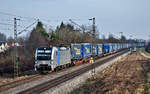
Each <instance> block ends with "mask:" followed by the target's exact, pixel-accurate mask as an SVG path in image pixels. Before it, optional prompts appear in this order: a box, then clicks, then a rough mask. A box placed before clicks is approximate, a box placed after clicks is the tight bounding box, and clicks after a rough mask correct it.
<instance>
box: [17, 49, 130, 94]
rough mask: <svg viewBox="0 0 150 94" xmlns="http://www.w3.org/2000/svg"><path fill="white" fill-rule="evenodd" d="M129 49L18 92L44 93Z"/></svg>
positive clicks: (25, 93)
mask: <svg viewBox="0 0 150 94" xmlns="http://www.w3.org/2000/svg"><path fill="white" fill-rule="evenodd" d="M127 51H128V49H127V50H124V51H121V52H118V53H115V54H113V55H110V56H107V57H104V58H101V59H100V60H97V61H96V63H94V64H93V65H92V67H91V65H90V66H86V67H83V68H81V69H78V70H76V71H73V72H71V73H68V74H64V75H62V76H60V77H58V78H55V79H53V80H50V81H46V82H44V83H42V84H39V85H37V86H34V87H32V88H29V89H26V90H24V91H21V92H19V93H18V94H39V93H42V92H44V91H46V90H48V89H50V88H52V87H55V86H57V85H59V84H61V83H63V82H66V81H68V80H70V79H72V78H74V77H76V76H79V75H81V74H83V73H85V72H87V71H89V70H90V69H92V68H93V67H98V66H100V65H102V64H104V63H106V62H108V61H110V60H112V59H114V58H115V57H117V56H120V55H122V54H124V53H126V52H127Z"/></svg>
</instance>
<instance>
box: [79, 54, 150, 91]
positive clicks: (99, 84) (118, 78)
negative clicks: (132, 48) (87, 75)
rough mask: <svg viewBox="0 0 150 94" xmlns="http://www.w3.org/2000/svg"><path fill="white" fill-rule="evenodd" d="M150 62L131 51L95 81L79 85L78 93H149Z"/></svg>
mask: <svg viewBox="0 0 150 94" xmlns="http://www.w3.org/2000/svg"><path fill="white" fill-rule="evenodd" d="M149 70H150V63H149V62H148V58H146V57H144V56H142V55H140V53H133V54H131V55H128V56H127V57H125V58H124V59H122V60H120V61H119V62H117V63H116V64H115V65H113V66H112V67H110V68H109V69H107V70H105V71H104V72H103V73H101V74H100V75H98V76H97V79H96V80H95V81H89V82H88V83H89V84H88V85H87V84H86V85H84V86H83V87H81V88H82V89H81V88H80V89H78V90H80V92H78V93H79V94H143V93H147V94H149V89H145V87H146V84H147V82H148V79H149V78H148V74H149V73H148V71H149ZM78 90H77V91H78Z"/></svg>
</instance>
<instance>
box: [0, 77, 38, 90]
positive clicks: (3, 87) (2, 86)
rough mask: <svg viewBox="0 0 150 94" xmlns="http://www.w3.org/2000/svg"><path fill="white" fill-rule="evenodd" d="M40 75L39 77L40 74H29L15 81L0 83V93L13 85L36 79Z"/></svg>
mask: <svg viewBox="0 0 150 94" xmlns="http://www.w3.org/2000/svg"><path fill="white" fill-rule="evenodd" d="M40 77H41V76H40V75H38V74H36V75H34V76H31V77H28V78H25V79H21V80H16V81H13V82H10V83H7V84H4V85H1V86H0V93H1V92H4V91H7V90H8V89H10V88H14V87H17V86H20V85H22V84H25V83H29V82H31V81H33V80H36V79H38V78H40Z"/></svg>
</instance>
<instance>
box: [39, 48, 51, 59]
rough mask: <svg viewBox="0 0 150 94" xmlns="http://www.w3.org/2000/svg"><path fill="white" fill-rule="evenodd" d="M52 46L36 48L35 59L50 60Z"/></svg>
mask: <svg viewBox="0 0 150 94" xmlns="http://www.w3.org/2000/svg"><path fill="white" fill-rule="evenodd" d="M51 53H52V48H50V47H47V48H46V47H42V48H39V49H38V50H37V60H50V59H51Z"/></svg>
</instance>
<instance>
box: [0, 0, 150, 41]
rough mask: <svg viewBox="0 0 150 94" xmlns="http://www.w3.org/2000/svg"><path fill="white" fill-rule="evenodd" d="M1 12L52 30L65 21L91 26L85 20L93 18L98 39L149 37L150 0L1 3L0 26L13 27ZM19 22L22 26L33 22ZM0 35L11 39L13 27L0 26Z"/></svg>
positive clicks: (15, 0) (7, 0)
mask: <svg viewBox="0 0 150 94" xmlns="http://www.w3.org/2000/svg"><path fill="white" fill-rule="evenodd" d="M1 12H5V13H11V14H14V15H19V16H22V17H28V18H29V17H30V18H38V19H41V20H42V21H43V22H44V23H45V24H46V25H48V26H51V27H53V28H55V27H56V26H57V25H59V24H60V23H61V22H62V21H64V22H65V23H68V22H69V19H73V20H74V21H75V22H76V23H78V24H79V25H82V24H86V25H91V24H92V22H91V21H89V20H88V19H89V18H92V17H95V18H96V25H97V27H98V30H99V33H100V36H102V35H105V36H108V35H109V34H113V35H114V36H115V37H117V38H119V37H120V33H119V32H123V35H125V36H126V37H127V38H129V36H131V35H132V37H131V38H132V39H134V38H138V39H149V38H150V36H149V35H150V0H1V3H0V23H11V24H13V21H10V22H8V21H7V20H8V19H13V17H12V16H7V15H3V14H1ZM21 19H23V21H19V24H21V25H23V27H26V26H28V25H30V24H32V23H34V20H33V19H32V20H31V19H25V18H21ZM23 27H22V28H19V29H23ZM7 28H9V29H8V30H5V29H7ZM0 32H2V33H5V34H7V35H8V36H11V35H13V27H12V26H6V25H2V24H0Z"/></svg>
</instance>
